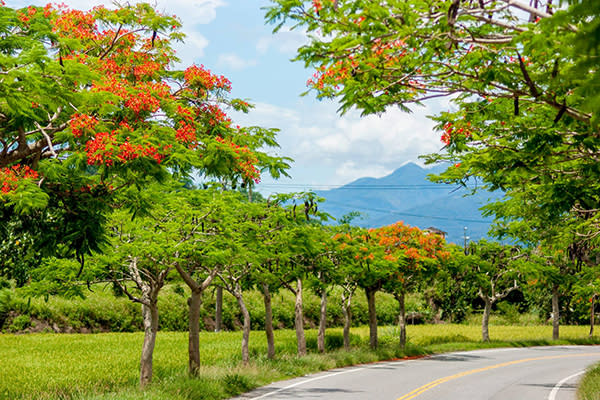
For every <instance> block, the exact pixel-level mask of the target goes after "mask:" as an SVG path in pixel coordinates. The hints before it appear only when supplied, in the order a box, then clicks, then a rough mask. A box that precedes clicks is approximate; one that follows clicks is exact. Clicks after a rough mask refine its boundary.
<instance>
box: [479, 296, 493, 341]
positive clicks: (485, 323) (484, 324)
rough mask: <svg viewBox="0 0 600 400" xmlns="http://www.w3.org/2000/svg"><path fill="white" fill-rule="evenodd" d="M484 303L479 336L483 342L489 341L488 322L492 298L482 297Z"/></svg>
mask: <svg viewBox="0 0 600 400" xmlns="http://www.w3.org/2000/svg"><path fill="white" fill-rule="evenodd" d="M483 301H484V303H485V305H484V307H483V318H482V319H481V337H482V340H483V341H484V342H489V341H490V333H489V329H488V326H489V323H490V314H491V313H492V300H491V299H490V298H489V297H487V296H485V297H484V298H483Z"/></svg>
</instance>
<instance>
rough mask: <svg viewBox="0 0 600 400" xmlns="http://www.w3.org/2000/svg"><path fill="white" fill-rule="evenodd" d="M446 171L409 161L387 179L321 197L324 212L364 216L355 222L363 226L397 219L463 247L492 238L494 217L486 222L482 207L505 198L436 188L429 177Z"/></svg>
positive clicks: (361, 182) (364, 182)
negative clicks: (466, 240)
mask: <svg viewBox="0 0 600 400" xmlns="http://www.w3.org/2000/svg"><path fill="white" fill-rule="evenodd" d="M444 168H445V167H442V166H438V167H434V168H430V169H425V168H421V167H420V166H418V165H416V164H413V163H408V164H406V165H404V166H402V167H400V168H398V169H397V170H395V171H394V172H393V173H391V174H390V175H388V176H384V177H383V178H360V179H357V180H356V181H354V182H352V183H349V184H347V185H345V186H341V187H339V188H336V189H331V190H320V191H317V192H316V193H317V194H318V195H319V196H321V197H324V198H325V199H326V201H325V202H324V203H323V204H322V205H321V206H320V208H321V209H322V210H323V211H325V212H327V213H329V214H331V215H332V216H333V217H334V218H336V219H337V218H340V217H341V216H343V215H346V214H348V213H349V212H351V211H359V212H361V213H363V214H364V216H363V218H362V219H360V220H358V219H357V220H354V221H353V223H354V224H356V225H359V226H363V227H379V226H384V225H389V224H392V223H394V222H397V221H404V223H406V224H408V225H412V226H417V227H419V228H422V229H423V228H428V227H435V228H437V229H441V230H442V231H445V232H447V233H448V235H447V240H448V241H449V242H453V243H459V244H462V243H463V241H464V235H465V229H464V228H465V227H467V230H466V235H467V236H469V238H470V240H479V239H481V238H483V237H486V236H487V231H488V229H489V227H490V224H491V219H490V218H484V217H483V216H482V215H481V211H480V210H479V208H480V207H481V206H482V205H484V204H485V203H487V202H488V201H489V200H496V199H498V198H499V197H500V194H496V193H489V192H481V193H477V194H475V195H469V196H465V194H466V193H467V192H466V190H465V189H463V188H457V187H456V186H450V185H444V184H436V183H433V182H430V181H429V180H428V179H427V175H429V174H437V173H440V172H442V171H443V170H444Z"/></svg>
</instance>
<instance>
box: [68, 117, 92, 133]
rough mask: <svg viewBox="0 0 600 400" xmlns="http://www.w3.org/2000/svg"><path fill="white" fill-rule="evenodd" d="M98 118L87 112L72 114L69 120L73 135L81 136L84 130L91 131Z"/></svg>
mask: <svg viewBox="0 0 600 400" xmlns="http://www.w3.org/2000/svg"><path fill="white" fill-rule="evenodd" d="M96 125H98V120H97V119H96V118H94V117H92V116H91V115H87V114H74V115H73V117H72V118H71V121H70V122H69V126H70V127H71V132H73V136H75V137H77V138H78V137H81V135H83V133H85V132H93V131H94V128H96Z"/></svg>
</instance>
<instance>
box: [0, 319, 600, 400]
mask: <svg viewBox="0 0 600 400" xmlns="http://www.w3.org/2000/svg"><path fill="white" fill-rule="evenodd" d="M551 329H552V328H551V327H550V326H499V325H496V326H491V327H490V334H491V337H492V342H491V343H486V344H483V343H481V342H480V327H479V326H474V325H449V324H448V325H415V326H409V327H408V336H409V342H408V346H407V350H406V353H401V352H399V351H398V348H397V345H396V341H397V339H396V334H397V329H396V328H395V327H382V328H380V329H379V335H380V342H381V348H380V349H379V350H378V351H376V352H373V351H371V350H369V349H368V347H367V342H368V338H367V336H368V330H367V328H356V329H353V330H352V334H353V343H354V344H355V347H354V349H353V351H352V352H344V351H343V350H332V351H331V352H329V353H327V354H324V355H320V354H316V351H315V350H314V348H315V347H316V345H315V343H316V332H315V331H308V332H307V339H308V343H309V348H312V349H313V351H312V353H311V354H309V355H308V356H306V357H303V358H300V359H299V358H297V357H296V356H295V333H294V332H293V331H290V330H281V331H276V346H277V359H275V360H268V359H267V358H266V356H265V354H266V340H265V338H264V333H263V332H252V335H251V336H250V352H251V359H252V362H251V363H250V364H249V365H247V366H242V365H241V362H240V361H241V356H240V354H239V353H240V341H241V333H240V332H222V333H209V332H204V333H202V334H201V339H200V340H201V343H200V345H201V357H202V363H203V365H204V367H203V368H202V370H201V373H200V375H199V377H197V378H194V379H189V378H188V377H187V374H186V366H187V335H186V333H181V332H177V333H175V332H160V333H159V335H158V338H157V344H156V350H155V356H154V372H155V375H154V382H153V383H152V385H151V386H150V388H148V389H147V390H145V391H144V392H141V391H140V390H139V389H138V388H137V383H138V363H139V353H140V349H141V344H142V333H105V334H88V335H82V334H31V335H11V334H2V335H0V399H11V400H12V399H40V400H41V399H166V400H170V399H222V398H227V397H231V396H233V395H236V394H238V393H241V392H244V391H247V390H249V389H252V388H254V387H258V386H261V385H264V384H267V383H270V382H272V381H275V380H280V379H284V378H288V377H292V376H297V375H302V374H306V373H309V372H314V371H318V370H323V369H330V368H335V367H339V366H343V365H350V364H358V363H366V362H373V361H377V360H383V359H391V358H395V357H402V356H404V355H417V354H427V353H435V352H445V351H452V350H466V349H475V348H482V347H499V346H527V345H545V344H551V343H555V344H566V343H577V344H585V343H592V342H591V341H589V340H587V339H584V338H587V329H588V328H587V327H585V326H577V327H575V326H564V327H561V336H562V338H563V339H561V341H559V342H552V341H551V340H550V338H551V336H552V332H551ZM328 336H329V341H330V343H331V344H333V345H339V344H341V343H340V338H341V331H340V330H339V329H331V330H329V331H328ZM594 343H600V339H597V340H595V341H594ZM598 375H600V371H598ZM592 398H593V397H589V398H586V399H592ZM593 399H597V397H596V398H593Z"/></svg>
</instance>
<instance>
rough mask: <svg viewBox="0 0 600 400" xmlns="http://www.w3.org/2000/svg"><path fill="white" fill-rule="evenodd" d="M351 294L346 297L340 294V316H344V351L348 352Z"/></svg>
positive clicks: (344, 294) (350, 324)
mask: <svg viewBox="0 0 600 400" xmlns="http://www.w3.org/2000/svg"><path fill="white" fill-rule="evenodd" d="M351 304H352V292H350V293H349V294H348V297H346V293H345V292H344V293H342V314H344V349H346V350H350V327H351V326H352V309H351V308H350V305H351Z"/></svg>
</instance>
